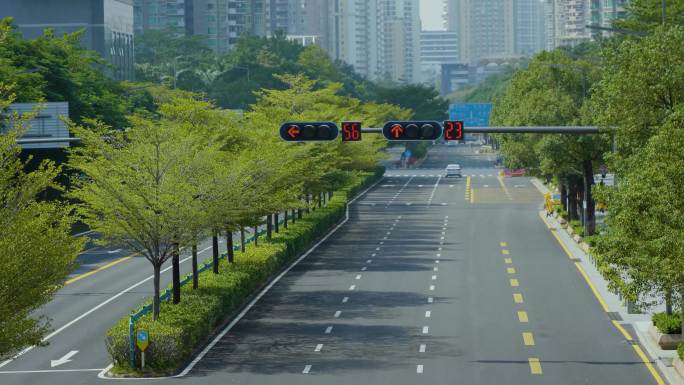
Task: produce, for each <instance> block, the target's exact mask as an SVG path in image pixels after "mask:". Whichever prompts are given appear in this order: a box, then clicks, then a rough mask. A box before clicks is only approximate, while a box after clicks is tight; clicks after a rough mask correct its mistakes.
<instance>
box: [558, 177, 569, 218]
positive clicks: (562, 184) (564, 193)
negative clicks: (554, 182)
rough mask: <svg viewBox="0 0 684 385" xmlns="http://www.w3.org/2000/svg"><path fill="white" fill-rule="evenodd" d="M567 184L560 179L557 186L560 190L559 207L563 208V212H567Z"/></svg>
mask: <svg viewBox="0 0 684 385" xmlns="http://www.w3.org/2000/svg"><path fill="white" fill-rule="evenodd" d="M567 187H568V186H567V183H566V182H565V180H563V179H560V183H559V186H558V189H559V190H560V201H561V206H562V207H563V210H565V211H568V190H567Z"/></svg>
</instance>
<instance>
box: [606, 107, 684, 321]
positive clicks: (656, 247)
mask: <svg viewBox="0 0 684 385" xmlns="http://www.w3.org/2000/svg"><path fill="white" fill-rule="evenodd" d="M629 163H630V167H628V168H627V170H626V171H625V172H624V173H623V174H621V175H620V183H619V184H618V185H617V186H616V187H613V188H610V189H608V188H606V189H604V190H602V191H601V192H600V193H599V195H600V196H601V197H602V199H605V201H606V202H607V203H608V207H609V211H608V218H607V223H608V225H609V229H610V230H609V231H608V232H607V234H606V235H605V236H603V237H601V238H599V242H598V251H599V254H600V255H601V256H602V257H603V258H604V259H605V261H606V262H607V263H609V264H610V265H611V266H613V267H614V268H615V269H616V270H617V272H618V274H619V275H618V276H617V277H616V278H621V280H617V279H616V281H618V282H619V283H618V285H620V286H622V287H623V293H625V294H626V295H628V297H630V298H631V299H633V300H638V299H641V300H643V296H640V294H647V293H649V292H654V291H655V292H659V293H663V294H664V295H665V298H666V301H667V304H668V305H670V304H671V301H672V299H674V298H680V299H681V298H684V297H683V295H684V217H683V216H682V215H681V213H682V211H683V210H684V204H683V202H682V199H681V186H682V183H683V181H682V176H681V175H682V172H681V170H682V167H684V106H679V107H677V109H676V111H674V112H673V113H672V114H671V115H670V116H669V117H668V118H667V121H666V122H665V124H664V125H663V126H661V127H660V128H658V129H657V130H656V131H655V134H654V135H653V136H652V137H651V138H650V139H649V140H648V142H647V144H646V145H645V146H644V147H641V148H639V149H635V150H634V155H633V157H632V158H631V159H630V160H629ZM682 305H684V304H680V310H681V312H682V314H683V315H684V306H682ZM668 308H669V306H668ZM683 321H684V317H683Z"/></svg>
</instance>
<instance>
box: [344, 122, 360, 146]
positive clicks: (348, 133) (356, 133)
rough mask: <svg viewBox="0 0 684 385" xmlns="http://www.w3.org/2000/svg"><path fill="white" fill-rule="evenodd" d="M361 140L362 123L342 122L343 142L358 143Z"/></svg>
mask: <svg viewBox="0 0 684 385" xmlns="http://www.w3.org/2000/svg"><path fill="white" fill-rule="evenodd" d="M360 140H361V122H342V141H343V142H358V141H360Z"/></svg>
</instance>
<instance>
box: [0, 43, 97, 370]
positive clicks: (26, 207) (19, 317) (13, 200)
mask: <svg viewBox="0 0 684 385" xmlns="http://www.w3.org/2000/svg"><path fill="white" fill-rule="evenodd" d="M0 46H2V37H0ZM13 99H14V96H13V90H12V88H11V87H9V86H7V85H5V84H3V83H1V82H0V113H2V112H3V111H4V110H5V108H7V106H8V105H9V104H10V103H11V102H12V100H13ZM3 124H5V125H8V126H10V127H13V130H11V131H9V132H8V133H5V134H2V135H0V226H2V229H3V230H2V232H1V233H0V281H1V282H2V284H1V285H0V329H1V330H2V333H0V359H2V358H7V357H9V356H11V355H12V354H13V353H15V352H16V351H17V350H19V349H21V348H22V347H24V346H26V345H40V344H42V338H43V336H44V334H45V333H46V332H47V331H48V329H49V320H48V319H46V318H44V317H39V318H36V316H35V311H36V310H37V309H38V308H39V307H40V306H41V305H43V304H45V303H47V302H48V301H49V300H50V299H51V298H52V296H53V295H54V293H55V292H56V291H57V290H58V289H59V288H60V287H61V285H62V283H63V280H64V278H65V277H66V276H67V275H68V274H69V273H70V272H71V270H72V268H73V267H74V262H75V260H76V257H77V256H78V253H79V252H80V251H81V250H82V248H83V239H81V238H75V237H72V236H71V234H70V230H71V225H72V224H73V222H74V217H73V216H72V215H71V211H72V207H71V206H69V205H68V204H63V203H57V202H41V201H38V200H37V197H38V195H40V194H41V193H43V192H44V191H45V190H47V189H52V188H59V186H57V185H56V183H55V178H56V177H57V175H58V174H59V172H60V171H61V169H60V167H58V166H56V165H55V164H54V163H53V162H50V161H43V162H41V164H40V166H38V167H37V168H36V169H35V170H34V171H32V172H28V173H27V172H25V171H24V169H25V167H26V162H24V161H22V160H21V159H20V157H19V154H20V151H21V149H20V148H19V146H18V145H17V144H16V139H17V137H18V136H21V134H22V133H23V132H24V131H25V127H24V126H23V118H22V117H19V116H16V115H15V116H7V115H4V116H3V115H1V114H0V126H2V125H3Z"/></svg>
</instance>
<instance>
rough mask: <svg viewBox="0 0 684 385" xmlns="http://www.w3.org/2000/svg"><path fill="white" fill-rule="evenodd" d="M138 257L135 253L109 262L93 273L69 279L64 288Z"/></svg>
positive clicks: (92, 271) (89, 272)
mask: <svg viewBox="0 0 684 385" xmlns="http://www.w3.org/2000/svg"><path fill="white" fill-rule="evenodd" d="M136 255H138V253H133V254H130V255H127V256H125V257H121V258H119V259H115V260H113V261H112V262H109V263H108V264H106V265H103V266H100V267H98V268H97V269H95V270H91V271H88V272H85V273H83V274H79V275H77V276H75V277H73V278H71V279H68V280H67V281H66V282H64V286H66V285H70V284H72V283H74V282H77V281H80V280H82V279H83V278H87V277H90V276H91V275H93V274H96V273H99V272H101V271H102V270H107V269H109V268H110V267H112V266H116V265H118V264H119V263H121V262H124V261H128V260H129V259H131V258H133V257H134V256H136Z"/></svg>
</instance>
